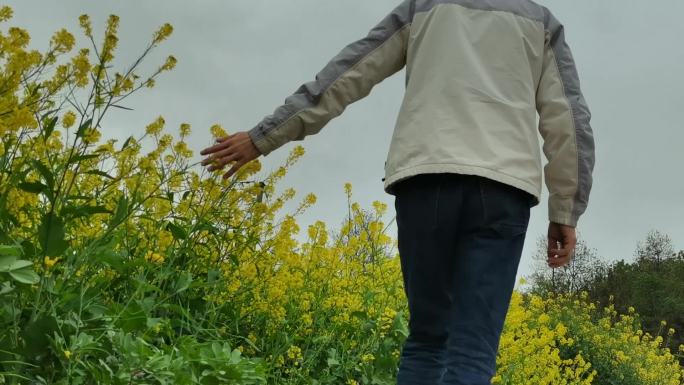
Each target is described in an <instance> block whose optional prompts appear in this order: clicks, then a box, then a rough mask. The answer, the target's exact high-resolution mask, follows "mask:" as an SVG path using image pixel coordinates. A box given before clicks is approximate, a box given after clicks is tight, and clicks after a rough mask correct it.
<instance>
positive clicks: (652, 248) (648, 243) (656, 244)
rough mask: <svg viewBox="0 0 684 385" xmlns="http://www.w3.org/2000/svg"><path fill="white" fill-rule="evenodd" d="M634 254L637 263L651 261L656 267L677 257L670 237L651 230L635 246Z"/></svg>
mask: <svg viewBox="0 0 684 385" xmlns="http://www.w3.org/2000/svg"><path fill="white" fill-rule="evenodd" d="M635 254H636V258H637V261H638V262H643V261H651V262H654V263H656V264H658V265H659V264H660V262H662V261H664V260H666V259H671V258H675V257H676V256H677V254H676V253H675V251H674V246H673V245H672V239H670V236H668V235H667V234H664V233H661V232H660V231H658V230H652V231H651V232H649V233H648V235H647V236H646V239H645V240H644V241H642V242H639V243H638V244H637V249H636V253H635Z"/></svg>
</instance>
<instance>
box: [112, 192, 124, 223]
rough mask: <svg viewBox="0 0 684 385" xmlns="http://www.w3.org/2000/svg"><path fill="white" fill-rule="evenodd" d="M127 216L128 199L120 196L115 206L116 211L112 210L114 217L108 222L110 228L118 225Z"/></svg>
mask: <svg viewBox="0 0 684 385" xmlns="http://www.w3.org/2000/svg"><path fill="white" fill-rule="evenodd" d="M127 215H128V198H127V197H125V196H122V197H121V198H119V201H118V202H117V204H116V209H115V210H114V216H113V217H112V221H111V222H110V226H117V225H119V224H120V223H121V222H122V221H123V220H124V218H126V216H127Z"/></svg>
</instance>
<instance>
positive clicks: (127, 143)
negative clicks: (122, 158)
mask: <svg viewBox="0 0 684 385" xmlns="http://www.w3.org/2000/svg"><path fill="white" fill-rule="evenodd" d="M131 140H133V137H132V136H129V137H128V139H126V141H125V142H124V144H123V146H121V151H123V150H125V149H126V147H128V145H129V144H130V143H131Z"/></svg>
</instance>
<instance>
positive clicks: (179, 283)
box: [173, 271, 192, 294]
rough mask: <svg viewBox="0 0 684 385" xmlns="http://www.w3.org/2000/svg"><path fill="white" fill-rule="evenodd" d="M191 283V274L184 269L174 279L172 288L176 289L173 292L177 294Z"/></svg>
mask: <svg viewBox="0 0 684 385" xmlns="http://www.w3.org/2000/svg"><path fill="white" fill-rule="evenodd" d="M191 283H192V274H190V273H188V272H187V271H184V272H182V273H180V276H179V277H178V279H177V280H176V283H175V284H174V285H173V287H174V289H175V290H176V293H175V294H178V293H180V292H182V291H185V290H187V289H188V287H190V284H191Z"/></svg>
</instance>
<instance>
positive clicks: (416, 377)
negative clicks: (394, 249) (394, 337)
mask: <svg viewBox="0 0 684 385" xmlns="http://www.w3.org/2000/svg"><path fill="white" fill-rule="evenodd" d="M395 187H396V188H395V201H394V205H395V209H396V213H397V217H396V220H397V227H398V244H399V255H400V259H401V269H402V274H403V279H404V290H405V293H406V297H407V298H408V307H409V336H408V338H407V339H406V342H405V343H404V346H403V349H402V352H401V357H400V363H399V374H398V377H397V384H398V385H438V384H439V385H485V384H489V383H490V381H491V378H492V377H493V376H494V374H495V371H496V356H497V352H498V348H499V339H500V337H501V331H502V329H503V324H504V319H505V317H506V313H507V312H508V307H509V305H510V300H511V295H512V292H513V286H514V284H515V277H516V274H517V270H518V264H519V262H520V256H521V254H522V249H523V244H524V241H525V235H526V232H527V226H528V223H529V219H530V209H531V207H532V202H533V197H532V195H531V194H529V193H527V192H525V191H523V190H520V189H518V188H515V187H512V186H510V185H507V184H503V183H500V182H496V181H494V180H491V179H487V178H484V177H480V176H476V175H462V174H454V173H441V174H419V175H415V176H413V177H410V178H408V179H405V180H403V181H400V182H398V183H397V185H396V186H395Z"/></svg>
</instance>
